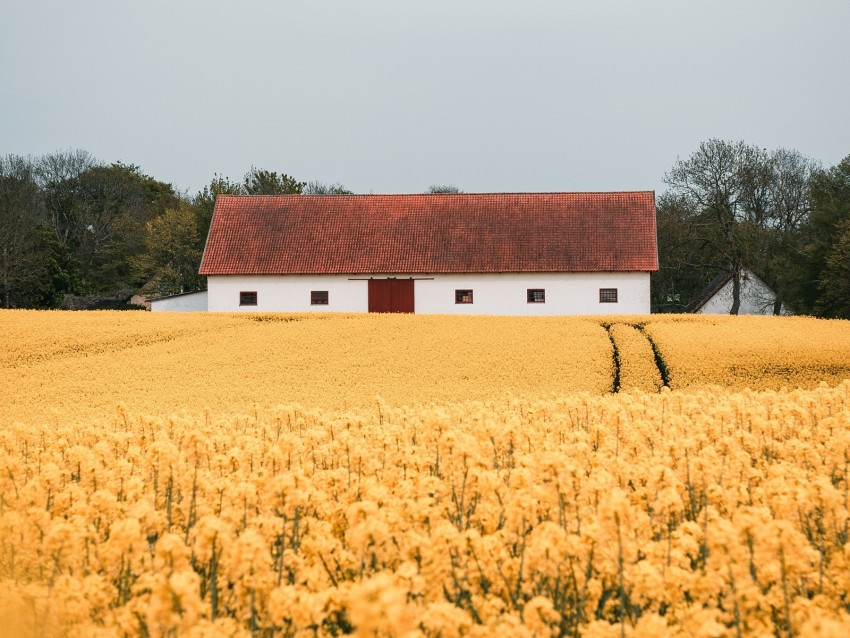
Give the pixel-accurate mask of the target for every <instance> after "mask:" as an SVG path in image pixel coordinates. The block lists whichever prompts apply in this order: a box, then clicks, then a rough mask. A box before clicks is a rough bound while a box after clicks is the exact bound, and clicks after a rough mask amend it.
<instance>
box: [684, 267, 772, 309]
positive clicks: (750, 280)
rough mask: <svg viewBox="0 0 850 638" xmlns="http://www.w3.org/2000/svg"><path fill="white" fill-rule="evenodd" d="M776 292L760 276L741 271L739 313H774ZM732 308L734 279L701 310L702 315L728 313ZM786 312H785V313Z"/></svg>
mask: <svg viewBox="0 0 850 638" xmlns="http://www.w3.org/2000/svg"><path fill="white" fill-rule="evenodd" d="M775 300H776V293H775V292H773V290H772V289H771V288H770V286H768V285H767V284H766V283H764V281H762V280H761V278H760V277H758V276H757V275H755V274H754V273H752V272H750V271H748V270H745V271H744V272H742V273H741V305H740V307H739V309H738V314H739V315H772V314H773V303H774V301H775ZM731 309H732V281H731V280H730V281H728V282H726V285H724V286H723V287H722V288H721V289H720V290H718V291H717V293H716V294H715V295H714V296H713V297H712V298H711V299H709V300H708V302H707V303H706V304H705V305H704V306H703V307H702V308H700V309H699V310H697V314H702V315H728V314H729V311H730V310H731ZM783 314H784V313H783Z"/></svg>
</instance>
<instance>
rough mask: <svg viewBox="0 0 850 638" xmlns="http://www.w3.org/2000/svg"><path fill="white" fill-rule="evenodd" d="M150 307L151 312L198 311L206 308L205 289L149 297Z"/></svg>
mask: <svg viewBox="0 0 850 638" xmlns="http://www.w3.org/2000/svg"><path fill="white" fill-rule="evenodd" d="M148 303H149V304H150V309H151V311H153V312H159V311H168V312H199V311H204V310H206V309H207V291H206V290H197V291H195V292H184V293H180V294H177V295H168V296H166V297H154V298H153V299H149V300H148Z"/></svg>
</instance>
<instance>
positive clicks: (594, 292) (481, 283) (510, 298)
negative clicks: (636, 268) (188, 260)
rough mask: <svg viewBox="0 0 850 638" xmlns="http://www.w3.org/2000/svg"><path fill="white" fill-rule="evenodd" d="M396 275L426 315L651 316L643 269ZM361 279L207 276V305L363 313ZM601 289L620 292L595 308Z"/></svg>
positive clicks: (232, 308)
mask: <svg viewBox="0 0 850 638" xmlns="http://www.w3.org/2000/svg"><path fill="white" fill-rule="evenodd" d="M394 276H396V277H398V278H399V279H402V278H403V279H408V278H410V277H413V278H414V279H415V280H416V281H415V283H414V293H413V294H414V304H415V310H416V312H418V313H423V314H499V315H574V314H648V313H649V273H645V272H626V273H623V272H616V273H500V274H460V275H440V274H437V275H422V274H417V275H406V274H398V275H394ZM386 277H387V276H386V275H380V276H376V277H375V278H376V279H385V278H386ZM358 278H359V280H358ZM366 279H368V275H210V276H209V277H208V278H207V288H208V290H209V304H208V307H209V310H210V311H211V312H234V311H247V312H268V311H274V312H280V311H285V312H310V311H317V312H367V311H368V309H369V307H368V282H367V281H366ZM528 288H543V289H545V290H546V302H545V303H528V302H527V290H528ZM600 288H617V290H618V302H617V303H599V289H600ZM457 289H472V290H473V299H474V303H472V304H456V303H455V290H457ZM312 290H327V291H328V305H326V306H311V305H310V291H312ZM240 291H256V293H257V305H256V306H242V307H240V306H239V293H240Z"/></svg>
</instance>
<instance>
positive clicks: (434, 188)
mask: <svg viewBox="0 0 850 638" xmlns="http://www.w3.org/2000/svg"><path fill="white" fill-rule="evenodd" d="M427 192H428V193H431V194H432V195H433V194H452V193H462V192H463V191H462V190H460V189H459V188H458V187H457V186H454V185H453V184H432V185H431V186H429V187H428V191H427Z"/></svg>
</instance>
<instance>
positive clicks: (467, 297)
mask: <svg viewBox="0 0 850 638" xmlns="http://www.w3.org/2000/svg"><path fill="white" fill-rule="evenodd" d="M455 303H472V291H471V290H455Z"/></svg>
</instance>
